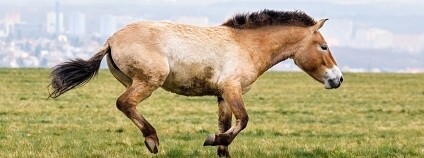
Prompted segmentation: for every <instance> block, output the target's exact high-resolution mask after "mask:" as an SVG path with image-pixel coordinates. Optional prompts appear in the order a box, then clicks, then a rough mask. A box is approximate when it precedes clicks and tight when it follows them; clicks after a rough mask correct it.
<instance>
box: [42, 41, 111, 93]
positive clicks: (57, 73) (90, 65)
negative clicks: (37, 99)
mask: <svg viewBox="0 0 424 158" xmlns="http://www.w3.org/2000/svg"><path fill="white" fill-rule="evenodd" d="M109 52H110V46H109V43H108V42H106V44H105V45H104V46H103V48H102V49H100V51H99V52H98V53H97V54H95V55H94V56H93V57H91V58H90V59H88V60H83V59H81V58H77V59H74V60H69V61H66V62H63V63H61V64H59V65H57V66H55V67H53V71H52V72H51V74H50V77H51V78H52V81H51V83H50V85H49V86H51V88H52V89H53V92H51V93H50V94H49V97H48V98H57V97H59V96H60V95H62V94H63V93H65V92H67V91H69V90H71V89H73V88H75V87H78V86H83V85H84V84H86V83H88V82H89V81H90V80H91V79H92V78H93V77H94V76H96V75H97V73H98V71H99V68H100V63H101V61H102V59H103V57H104V56H105V55H106V54H107V53H109Z"/></svg>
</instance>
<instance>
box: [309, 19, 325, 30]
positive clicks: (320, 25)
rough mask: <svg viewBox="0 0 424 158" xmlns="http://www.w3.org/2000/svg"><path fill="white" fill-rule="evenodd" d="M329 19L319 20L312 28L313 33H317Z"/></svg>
mask: <svg viewBox="0 0 424 158" xmlns="http://www.w3.org/2000/svg"><path fill="white" fill-rule="evenodd" d="M327 20H328V19H321V20H318V21H317V23H316V24H315V25H314V26H312V32H317V31H318V30H319V29H320V28H321V27H322V26H323V25H324V23H325V22H326V21H327Z"/></svg>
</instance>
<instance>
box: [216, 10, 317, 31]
mask: <svg viewBox="0 0 424 158" xmlns="http://www.w3.org/2000/svg"><path fill="white" fill-rule="evenodd" d="M315 23H316V22H315V20H314V19H313V18H312V17H310V16H309V15H307V14H306V13H305V12H302V11H275V10H268V9H265V10H262V11H257V12H251V13H240V14H236V15H235V16H233V17H232V18H230V19H228V20H227V21H226V22H224V23H223V24H222V26H228V27H232V28H236V29H254V28H259V27H263V26H270V25H288V26H302V27H307V26H313V25H314V24H315Z"/></svg>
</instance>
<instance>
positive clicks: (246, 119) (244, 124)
mask: <svg viewBox="0 0 424 158" xmlns="http://www.w3.org/2000/svg"><path fill="white" fill-rule="evenodd" d="M248 122H249V115H247V114H246V115H244V116H242V117H241V118H240V127H241V130H243V129H244V128H246V127H247V123H248Z"/></svg>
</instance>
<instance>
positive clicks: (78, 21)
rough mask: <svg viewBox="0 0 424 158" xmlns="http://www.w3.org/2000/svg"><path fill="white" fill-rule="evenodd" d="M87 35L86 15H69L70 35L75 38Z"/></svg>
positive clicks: (77, 13)
mask: <svg viewBox="0 0 424 158" xmlns="http://www.w3.org/2000/svg"><path fill="white" fill-rule="evenodd" d="M85 33H86V18H85V14H83V13H79V12H75V13H71V14H70V15H69V34H71V35H73V36H83V35H85Z"/></svg>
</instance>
